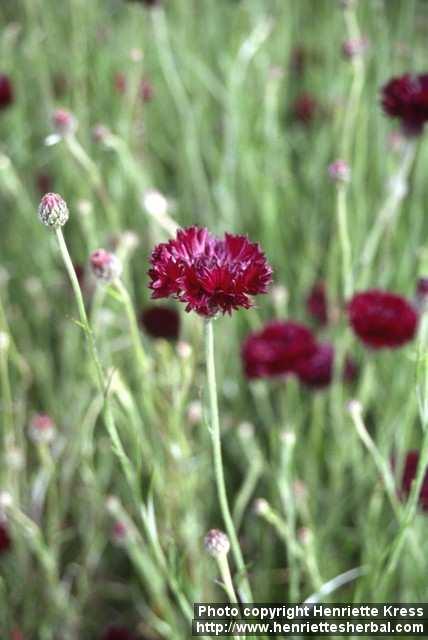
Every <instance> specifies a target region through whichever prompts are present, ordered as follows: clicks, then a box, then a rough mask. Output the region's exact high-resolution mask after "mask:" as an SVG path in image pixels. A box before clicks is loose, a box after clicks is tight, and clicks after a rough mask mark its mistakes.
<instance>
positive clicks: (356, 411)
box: [346, 400, 363, 416]
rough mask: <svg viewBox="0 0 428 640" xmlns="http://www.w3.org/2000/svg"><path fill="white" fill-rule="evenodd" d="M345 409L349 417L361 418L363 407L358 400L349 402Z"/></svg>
mask: <svg viewBox="0 0 428 640" xmlns="http://www.w3.org/2000/svg"><path fill="white" fill-rule="evenodd" d="M346 408H347V410H348V413H349V414H350V415H351V416H361V414H362V413H363V405H362V404H361V402H360V401H359V400H350V401H349V402H348V404H347V406H346Z"/></svg>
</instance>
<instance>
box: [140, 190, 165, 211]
mask: <svg viewBox="0 0 428 640" xmlns="http://www.w3.org/2000/svg"><path fill="white" fill-rule="evenodd" d="M143 205H144V207H145V209H146V210H147V211H148V212H149V213H150V214H151V215H152V216H164V215H165V214H166V213H168V208H169V204H168V200H167V199H166V198H165V196H164V195H163V194H162V193H161V192H160V191H157V190H156V189H147V190H146V191H145V192H144V195H143Z"/></svg>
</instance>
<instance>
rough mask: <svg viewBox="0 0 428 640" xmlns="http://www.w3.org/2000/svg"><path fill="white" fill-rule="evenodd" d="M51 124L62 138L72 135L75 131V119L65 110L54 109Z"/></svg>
mask: <svg viewBox="0 0 428 640" xmlns="http://www.w3.org/2000/svg"><path fill="white" fill-rule="evenodd" d="M52 124H53V128H54V129H55V131H56V133H57V134H58V135H60V136H62V137H65V136H70V135H73V134H74V133H75V132H76V131H77V119H76V117H75V116H74V115H73V114H72V113H70V111H67V110H66V109H55V111H54V112H53V114H52Z"/></svg>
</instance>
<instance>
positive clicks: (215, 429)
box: [205, 319, 252, 600]
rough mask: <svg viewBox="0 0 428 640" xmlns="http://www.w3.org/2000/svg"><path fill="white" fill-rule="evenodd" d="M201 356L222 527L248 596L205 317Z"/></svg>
mask: <svg viewBox="0 0 428 640" xmlns="http://www.w3.org/2000/svg"><path fill="white" fill-rule="evenodd" d="M205 358H206V371H207V384H208V399H209V412H210V434H211V441H212V448H213V457H214V475H215V481H216V485H217V493H218V498H219V502H220V509H221V513H222V516H223V520H224V525H225V527H226V532H227V534H228V536H229V539H230V544H231V548H232V554H233V557H234V560H235V563H236V567H237V570H238V572H239V579H240V580H241V581H242V587H243V588H242V595H243V599H244V600H245V599H248V598H250V599H252V595H251V587H250V584H249V581H248V577H247V570H246V567H245V563H244V559H243V557H242V552H241V548H240V546H239V541H238V536H237V535H236V530H235V525H234V524H233V519H232V515H231V513H230V508H229V502H228V498H227V492H226V482H225V478H224V470H223V459H222V453H221V439H220V421H219V412H218V400H217V382H216V373H215V358H214V330H213V321H212V319H209V320H207V321H206V322H205Z"/></svg>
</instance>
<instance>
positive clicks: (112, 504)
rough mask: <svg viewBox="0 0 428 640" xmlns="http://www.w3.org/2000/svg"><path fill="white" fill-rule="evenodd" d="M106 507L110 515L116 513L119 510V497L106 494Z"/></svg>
mask: <svg viewBox="0 0 428 640" xmlns="http://www.w3.org/2000/svg"><path fill="white" fill-rule="evenodd" d="M105 505H106V509H107V511H108V512H109V513H110V514H111V515H116V514H117V513H118V512H119V511H120V502H119V498H117V497H116V496H112V495H110V496H107V498H106V502H105Z"/></svg>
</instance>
